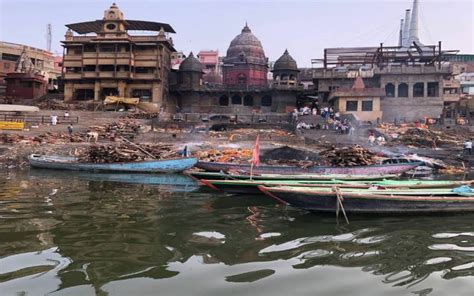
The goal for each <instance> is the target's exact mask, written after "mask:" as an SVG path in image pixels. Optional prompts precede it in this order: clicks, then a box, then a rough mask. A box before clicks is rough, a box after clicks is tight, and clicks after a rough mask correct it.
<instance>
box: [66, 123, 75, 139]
mask: <svg viewBox="0 0 474 296" xmlns="http://www.w3.org/2000/svg"><path fill="white" fill-rule="evenodd" d="M73 130H74V128H73V127H72V123H70V124H69V125H68V126H67V132H68V134H69V135H70V136H72V132H73Z"/></svg>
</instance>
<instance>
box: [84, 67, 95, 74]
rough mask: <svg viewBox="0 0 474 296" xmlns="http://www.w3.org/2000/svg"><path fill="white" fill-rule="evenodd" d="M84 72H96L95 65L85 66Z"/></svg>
mask: <svg viewBox="0 0 474 296" xmlns="http://www.w3.org/2000/svg"><path fill="white" fill-rule="evenodd" d="M83 71H84V72H94V71H95V65H85V66H84V68H83Z"/></svg>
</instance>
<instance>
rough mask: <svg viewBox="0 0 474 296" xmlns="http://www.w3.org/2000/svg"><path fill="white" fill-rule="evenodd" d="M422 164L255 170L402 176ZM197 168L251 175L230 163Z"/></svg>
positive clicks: (262, 168)
mask: <svg viewBox="0 0 474 296" xmlns="http://www.w3.org/2000/svg"><path fill="white" fill-rule="evenodd" d="M422 164H423V163H422V162H409V163H394V164H374V165H365V166H352V167H331V166H314V167H309V168H300V167H296V166H283V165H259V166H256V167H254V168H253V174H254V175H261V174H280V175H302V174H314V175H316V174H322V175H324V174H338V175H378V176H380V175H389V174H401V173H403V172H406V171H408V170H411V169H413V168H415V167H417V166H419V165H422ZM196 167H197V168H200V169H203V170H206V171H208V172H229V171H232V172H238V173H241V174H250V164H237V163H230V162H207V161H199V162H198V163H197V164H196Z"/></svg>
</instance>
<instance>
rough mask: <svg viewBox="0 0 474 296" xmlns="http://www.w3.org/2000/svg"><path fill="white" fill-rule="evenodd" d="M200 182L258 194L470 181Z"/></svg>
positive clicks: (429, 186)
mask: <svg viewBox="0 0 474 296" xmlns="http://www.w3.org/2000/svg"><path fill="white" fill-rule="evenodd" d="M199 181H200V182H201V184H203V185H206V186H207V187H209V188H212V189H215V190H219V191H222V192H226V193H230V194H253V195H260V194H263V192H262V191H261V190H260V189H259V188H258V186H267V187H272V186H293V187H302V188H304V187H306V188H331V187H333V186H337V187H338V188H360V189H368V188H370V187H371V186H380V187H383V188H406V189H421V188H426V189H434V188H453V187H456V186H461V185H471V184H472V182H471V181H465V182H463V181H415V180H409V181H390V180H382V181H343V180H327V181H285V180H281V181H265V180H254V181H249V180H206V179H200V180H199Z"/></svg>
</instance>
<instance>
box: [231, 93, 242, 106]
mask: <svg viewBox="0 0 474 296" xmlns="http://www.w3.org/2000/svg"><path fill="white" fill-rule="evenodd" d="M232 105H242V97H241V96H239V95H233V96H232Z"/></svg>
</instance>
